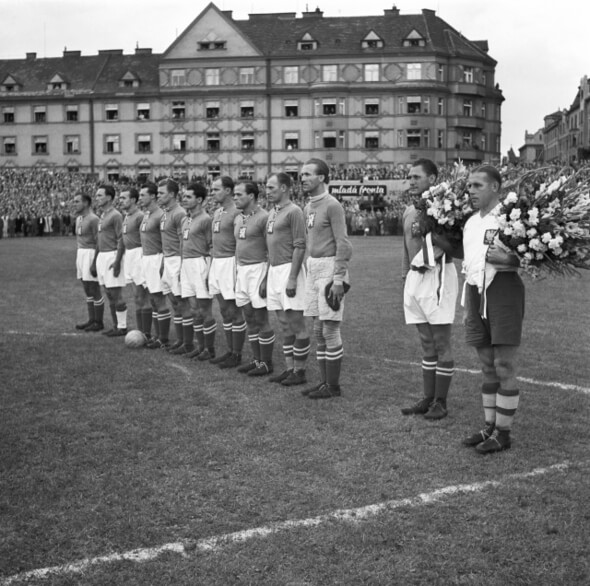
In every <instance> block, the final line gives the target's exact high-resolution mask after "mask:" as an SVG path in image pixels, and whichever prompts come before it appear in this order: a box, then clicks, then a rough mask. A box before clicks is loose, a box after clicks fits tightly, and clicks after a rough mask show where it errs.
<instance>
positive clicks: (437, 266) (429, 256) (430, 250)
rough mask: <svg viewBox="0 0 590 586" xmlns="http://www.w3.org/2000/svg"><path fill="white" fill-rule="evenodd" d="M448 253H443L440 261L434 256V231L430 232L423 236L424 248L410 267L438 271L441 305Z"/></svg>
mask: <svg viewBox="0 0 590 586" xmlns="http://www.w3.org/2000/svg"><path fill="white" fill-rule="evenodd" d="M446 260H447V259H446V254H443V255H442V257H441V258H440V259H438V261H437V260H436V259H435V258H434V245H433V244H432V233H431V232H428V234H426V236H423V237H422V248H421V249H420V250H419V251H418V253H417V254H416V256H414V258H413V259H412V262H411V264H410V269H411V270H413V271H418V272H419V273H425V272H427V271H430V270H433V269H434V270H435V271H436V273H437V274H436V280H437V287H436V298H437V305H440V302H441V299H442V296H443V293H444V289H445V264H446Z"/></svg>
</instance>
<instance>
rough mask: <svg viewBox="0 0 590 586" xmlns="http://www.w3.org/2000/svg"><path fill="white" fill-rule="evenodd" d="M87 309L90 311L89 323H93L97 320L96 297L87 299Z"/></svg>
mask: <svg viewBox="0 0 590 586" xmlns="http://www.w3.org/2000/svg"><path fill="white" fill-rule="evenodd" d="M86 309H87V310H88V321H89V322H90V323H92V322H93V321H95V320H96V317H94V297H86Z"/></svg>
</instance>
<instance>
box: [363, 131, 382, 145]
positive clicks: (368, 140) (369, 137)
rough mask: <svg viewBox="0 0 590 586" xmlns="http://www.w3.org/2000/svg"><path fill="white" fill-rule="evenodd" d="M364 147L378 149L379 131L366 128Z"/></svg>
mask: <svg viewBox="0 0 590 586" xmlns="http://www.w3.org/2000/svg"><path fill="white" fill-rule="evenodd" d="M365 148H366V149H378V148H379V131H378V130H367V131H365Z"/></svg>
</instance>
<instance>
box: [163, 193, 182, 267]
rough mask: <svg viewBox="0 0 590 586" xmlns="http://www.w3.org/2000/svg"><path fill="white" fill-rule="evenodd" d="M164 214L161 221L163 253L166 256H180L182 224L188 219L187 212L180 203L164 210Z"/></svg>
mask: <svg viewBox="0 0 590 586" xmlns="http://www.w3.org/2000/svg"><path fill="white" fill-rule="evenodd" d="M163 212H164V214H163V215H162V218H161V220H160V232H162V252H163V253H164V256H180V241H181V239H182V222H183V220H184V218H185V217H186V212H185V211H184V208H182V207H180V205H179V204H178V203H176V204H175V205H173V206H171V207H169V208H166V209H164V210H163Z"/></svg>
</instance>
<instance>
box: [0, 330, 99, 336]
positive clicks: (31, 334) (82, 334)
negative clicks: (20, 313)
mask: <svg viewBox="0 0 590 586" xmlns="http://www.w3.org/2000/svg"><path fill="white" fill-rule="evenodd" d="M1 335H11V336H35V337H36V338H43V337H45V336H60V337H61V336H68V337H69V336H88V333H87V332H19V331H17V330H6V331H5V332H3V331H1V330H0V336H1ZM88 337H89V338H91V337H92V336H88Z"/></svg>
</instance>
